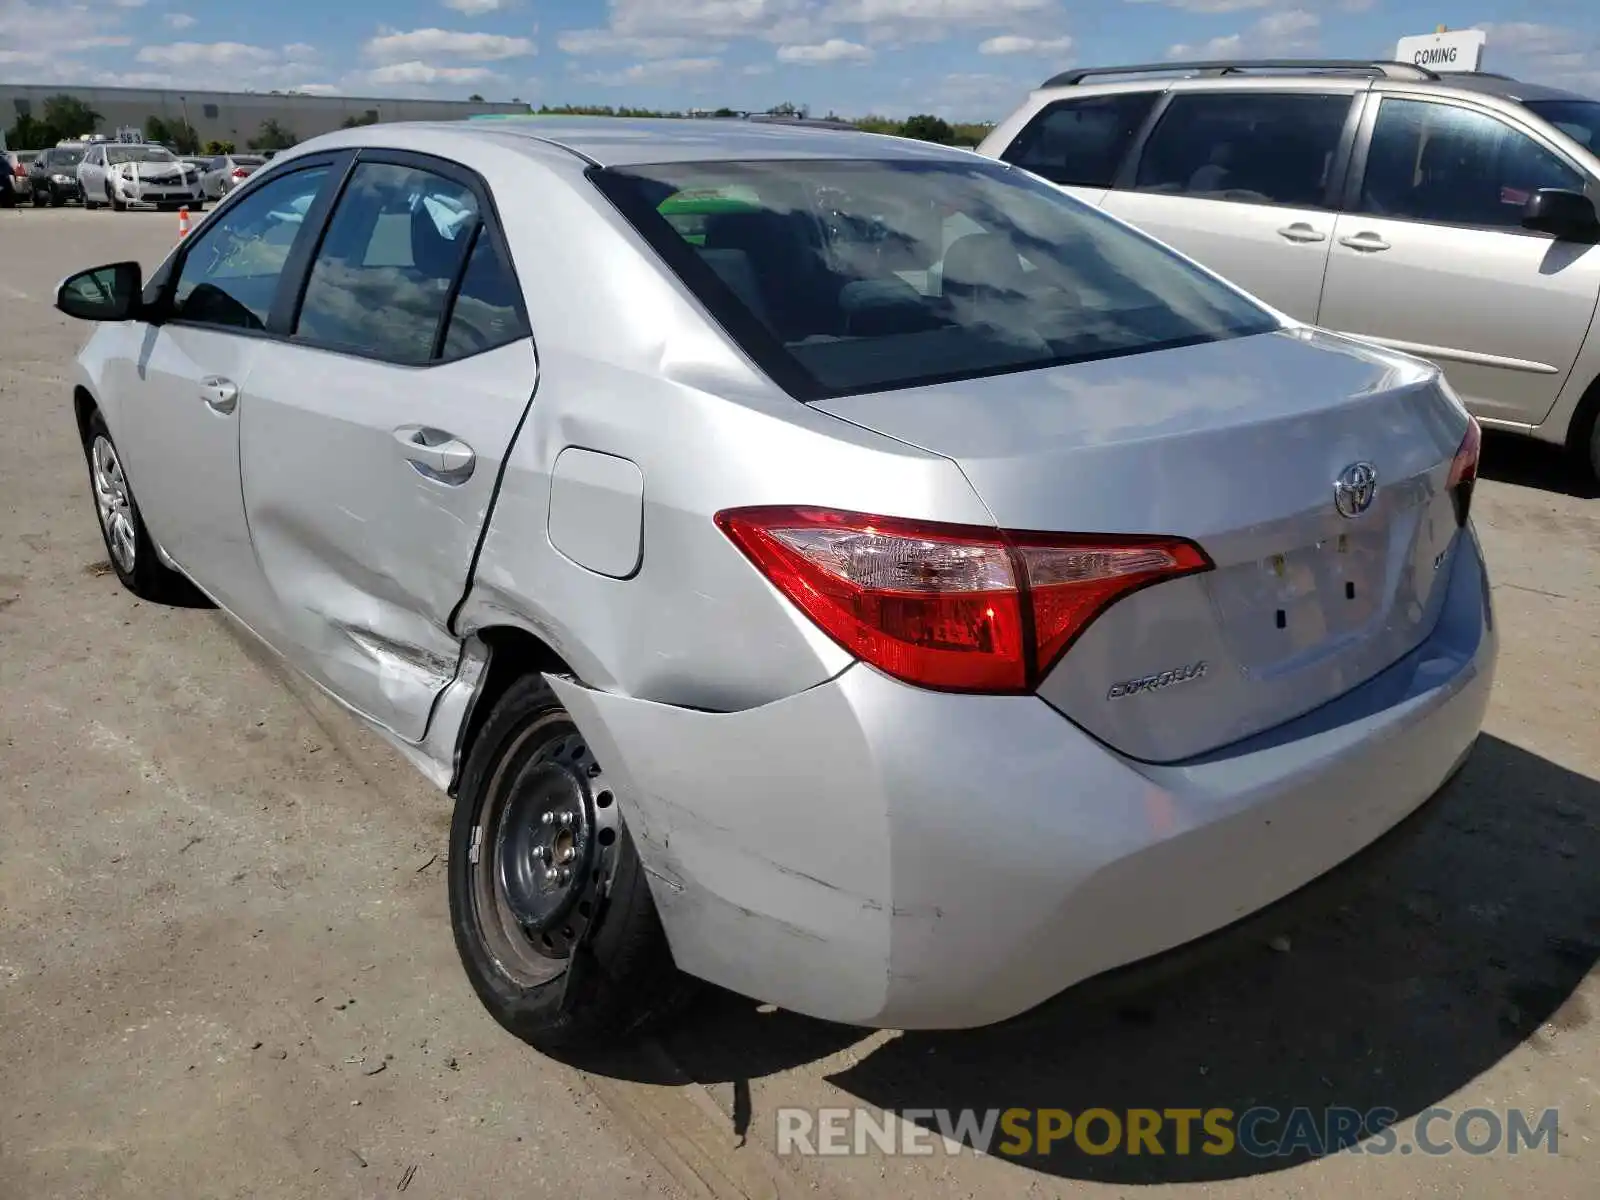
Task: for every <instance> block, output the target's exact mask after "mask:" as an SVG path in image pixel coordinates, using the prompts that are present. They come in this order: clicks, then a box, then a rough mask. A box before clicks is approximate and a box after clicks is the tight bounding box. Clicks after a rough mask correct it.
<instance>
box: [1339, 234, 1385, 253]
mask: <svg viewBox="0 0 1600 1200" xmlns="http://www.w3.org/2000/svg"><path fill="white" fill-rule="evenodd" d="M1339 245H1341V246H1349V247H1350V249H1352V250H1365V251H1366V252H1367V253H1369V254H1371V253H1374V252H1376V251H1379V250H1387V249H1388V248H1389V243H1388V242H1386V241H1384V240H1383V239H1382V238H1381V237H1379V236H1378V235H1377V234H1375V233H1358V234H1355V235H1353V236H1352V237H1342V238H1340V239H1339Z"/></svg>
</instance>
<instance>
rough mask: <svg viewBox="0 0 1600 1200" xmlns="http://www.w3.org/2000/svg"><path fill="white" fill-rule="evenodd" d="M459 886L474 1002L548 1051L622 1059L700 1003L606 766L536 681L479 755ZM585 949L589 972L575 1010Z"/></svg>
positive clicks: (479, 744)
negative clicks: (616, 1054) (631, 1044)
mask: <svg viewBox="0 0 1600 1200" xmlns="http://www.w3.org/2000/svg"><path fill="white" fill-rule="evenodd" d="M448 876H449V891H450V923H451V926H452V928H453V930H454V933H455V939H456V949H457V951H458V952H459V954H460V956H461V962H462V965H463V966H464V967H465V969H466V972H467V977H468V979H470V980H471V982H472V986H473V990H475V991H476V992H477V993H478V998H479V1000H481V1001H482V1002H483V1006H484V1007H485V1008H486V1009H488V1010H489V1014H490V1015H491V1016H492V1017H494V1019H495V1020H496V1021H497V1022H499V1023H500V1025H501V1026H503V1027H504V1028H505V1029H507V1030H508V1031H510V1032H511V1033H513V1034H515V1035H516V1036H517V1037H519V1038H521V1039H522V1040H523V1041H525V1042H528V1043H529V1044H530V1045H532V1046H535V1047H537V1048H538V1049H540V1050H544V1051H546V1052H550V1051H558V1050H559V1051H565V1052H568V1053H583V1052H592V1051H595V1050H599V1049H602V1048H605V1047H608V1046H615V1045H617V1044H618V1043H620V1042H622V1041H624V1040H625V1039H627V1038H629V1037H631V1036H633V1035H636V1034H637V1033H639V1032H640V1031H641V1030H643V1029H645V1028H646V1027H648V1026H649V1025H651V1024H654V1023H656V1022H657V1021H659V1020H661V1019H663V1018H665V1017H666V1016H667V1015H669V1014H670V1013H671V1012H673V1011H675V1010H676V1009H677V1008H678V1007H679V1006H680V1005H681V1004H682V1002H683V1001H684V1000H685V999H686V998H687V997H688V996H689V995H690V994H692V990H693V983H692V981H691V980H690V979H689V978H688V977H687V976H685V975H683V974H681V973H680V972H679V971H678V969H677V967H676V966H675V965H674V964H673V961H672V954H671V951H670V950H669V949H668V947H667V939H666V935H665V933H663V931H662V928H661V922H660V919H659V917H658V916H657V915H656V909H655V903H654V901H653V900H652V899H651V897H650V889H649V886H648V884H647V883H646V880H645V873H644V868H643V867H642V865H641V864H640V862H639V856H638V853H637V851H636V850H635V848H634V845H633V840H632V838H631V837H629V835H628V831H627V829H626V828H625V827H624V826H623V825H622V820H621V815H620V813H619V812H618V806H617V805H616V802H615V797H614V795H613V794H612V792H611V791H609V790H608V789H607V788H606V786H605V777H604V774H603V772H602V770H601V768H600V765H599V764H598V763H597V762H595V761H594V758H593V756H592V754H590V752H589V750H588V748H587V747H586V746H585V745H584V742H583V738H582V735H581V734H579V732H578V729H577V726H576V725H575V724H574V723H573V721H572V717H571V716H570V715H569V714H568V713H567V711H566V709H564V708H563V707H562V706H561V702H560V701H559V700H558V699H557V698H556V695H555V693H554V692H553V691H552V690H551V689H550V686H549V684H547V683H546V682H545V681H544V680H543V678H541V677H539V676H536V675H530V676H525V677H523V678H522V679H519V680H518V681H517V682H516V683H514V684H512V685H511V687H510V688H509V689H507V691H506V693H505V694H504V695H503V696H502V697H501V698H500V700H499V701H498V702H497V703H496V704H495V706H494V709H493V710H492V711H491V712H490V714H489V717H488V719H487V720H486V721H485V722H484V726H483V729H482V731H481V732H480V733H479V735H478V737H477V738H476V740H475V742H474V744H473V747H472V751H471V753H470V754H469V756H468V758H467V764H466V768H465V770H464V771H463V772H462V780H461V787H460V790H459V795H458V798H457V801H456V810H455V817H454V819H453V821H452V822H451V827H450V862H449V872H448ZM603 883H604V884H607V885H608V886H609V892H608V893H607V894H606V895H605V896H604V898H603V899H602V898H601V895H600V892H599V889H600V887H601V885H602V884H603ZM591 922H595V924H593V926H592V928H591V927H588V926H589V925H590V923H591ZM575 945H576V946H577V947H579V949H578V953H580V954H581V955H583V962H582V964H581V966H580V969H579V974H578V976H576V977H575V978H573V979H572V980H571V985H572V989H571V990H572V991H573V993H574V994H573V995H571V996H567V995H566V992H567V991H568V982H569V980H568V976H569V973H570V972H571V970H572V962H573V958H572V954H573V947H574V946H575Z"/></svg>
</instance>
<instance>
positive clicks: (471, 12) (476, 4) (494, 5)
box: [444, 0, 507, 17]
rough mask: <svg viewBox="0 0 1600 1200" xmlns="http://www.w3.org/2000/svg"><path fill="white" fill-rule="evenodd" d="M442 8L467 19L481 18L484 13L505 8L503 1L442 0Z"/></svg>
mask: <svg viewBox="0 0 1600 1200" xmlns="http://www.w3.org/2000/svg"><path fill="white" fill-rule="evenodd" d="M444 6H445V7H446V8H453V9H455V10H456V11H457V12H458V13H465V14H466V15H467V16H469V17H481V16H483V14H484V13H492V12H499V11H500V10H501V9H503V8H505V7H507V6H506V2H505V0H444Z"/></svg>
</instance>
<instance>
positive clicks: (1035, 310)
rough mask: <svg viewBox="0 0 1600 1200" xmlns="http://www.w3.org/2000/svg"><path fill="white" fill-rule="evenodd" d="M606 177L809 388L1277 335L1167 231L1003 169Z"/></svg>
mask: <svg viewBox="0 0 1600 1200" xmlns="http://www.w3.org/2000/svg"><path fill="white" fill-rule="evenodd" d="M591 177H592V178H593V179H594V180H595V182H596V183H597V184H598V186H599V187H600V188H601V190H602V191H603V192H604V193H605V194H606V195H607V196H609V197H610V198H611V200H612V202H613V203H614V204H616V205H617V207H618V208H619V209H620V210H621V211H622V212H623V214H624V215H625V216H626V217H627V218H628V219H629V220H630V221H631V222H632V223H633V224H634V226H635V227H636V228H638V229H639V231H640V232H641V234H643V236H644V237H645V238H646V239H648V240H649V241H650V242H651V243H652V244H653V245H654V246H655V247H656V249H657V250H658V251H659V252H660V253H661V255H662V257H663V258H664V259H665V261H666V262H667V263H668V264H669V265H670V266H671V267H672V268H673V269H674V270H675V271H676V272H677V273H678V275H679V276H680V277H681V278H682V279H683V280H684V282H685V284H686V285H687V286H688V287H689V288H690V289H691V290H693V291H694V292H695V293H696V294H697V295H698V296H699V298H700V300H701V301H702V303H704V304H705V306H706V308H707V309H708V310H709V311H710V313H711V315H712V316H713V317H715V318H716V319H717V320H718V321H719V322H720V323H721V324H722V326H723V327H724V328H725V329H726V330H728V332H729V333H730V335H731V336H732V337H734V339H735V340H736V341H738V342H739V343H740V344H741V346H743V348H744V349H745V351H746V352H747V353H749V354H750V355H751V357H752V358H754V359H755V360H756V361H757V362H758V363H759V364H760V365H761V366H762V367H763V369H764V370H766V371H767V373H768V374H769V375H771V376H772V377H773V378H774V380H776V381H777V382H779V383H780V384H781V385H782V386H784V387H785V388H787V389H788V390H789V391H790V392H791V394H794V395H796V396H799V397H800V398H801V399H820V398H822V397H824V396H829V395H842V394H848V393H851V392H863V391H874V390H881V389H886V388H899V387H911V386H915V385H918V384H924V383H935V382H940V381H943V380H949V379H958V378H972V377H976V376H981V375H990V374H997V373H1000V372H1005V371H1018V370H1026V369H1032V368H1038V367H1047V366H1054V365H1058V364H1061V363H1068V362H1079V361H1084V360H1088V359H1094V358H1105V357H1110V356H1114V355H1120V354H1130V353H1137V352H1140V351H1146V350H1156V349H1163V348H1168V347H1173V346H1178V345H1188V344H1193V343H1198V342H1206V341H1215V340H1218V339H1221V338H1227V337H1237V336H1242V335H1245V334H1251V333H1259V332H1264V331H1266V330H1269V329H1273V328H1276V327H1277V322H1276V320H1275V319H1274V318H1273V317H1271V316H1270V315H1269V314H1268V313H1266V312H1264V311H1263V310H1262V309H1261V308H1259V307H1258V306H1256V305H1255V304H1253V303H1251V302H1250V301H1248V300H1246V299H1245V298H1244V297H1242V296H1241V295H1239V294H1238V293H1236V292H1234V291H1232V290H1231V289H1229V288H1226V287H1224V286H1223V285H1222V284H1220V283H1218V282H1216V281H1215V280H1214V279H1212V278H1210V277H1209V276H1207V275H1204V274H1202V273H1201V272H1199V271H1197V270H1195V269H1194V268H1193V267H1191V266H1189V265H1188V264H1186V263H1185V262H1183V261H1182V260H1181V259H1179V258H1178V257H1176V256H1175V255H1173V254H1172V253H1171V252H1169V251H1167V250H1165V249H1163V248H1162V247H1160V246H1159V245H1157V244H1156V243H1154V242H1153V241H1151V240H1149V239H1147V238H1145V237H1143V236H1141V235H1139V234H1137V233H1134V232H1132V231H1130V230H1128V229H1126V228H1125V227H1124V226H1122V225H1121V224H1119V223H1117V222H1115V221H1112V220H1110V219H1109V218H1107V217H1104V216H1102V215H1101V214H1099V213H1098V212H1096V211H1095V210H1094V209H1092V208H1090V207H1088V206H1086V205H1083V204H1080V203H1079V202H1077V201H1075V200H1073V199H1071V198H1070V197H1068V196H1066V195H1064V194H1063V193H1062V192H1060V191H1058V190H1057V189H1056V188H1054V187H1051V186H1050V185H1049V184H1047V183H1045V182H1043V181H1042V180H1040V179H1037V178H1035V177H1034V176H1032V175H1030V174H1028V173H1026V172H1024V171H1020V170H1015V169H1012V168H1008V167H1005V166H1002V165H1001V164H998V163H993V162H950V163H942V162H941V163H926V162H914V161H907V160H890V161H881V162H870V161H807V160H785V161H772V162H753V163H717V162H711V163H702V162H696V163H675V164H665V165H661V166H642V167H631V168H627V169H623V168H612V169H608V170H595V171H594V172H592V175H591Z"/></svg>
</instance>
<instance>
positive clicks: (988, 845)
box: [551, 537, 1495, 1028]
mask: <svg viewBox="0 0 1600 1200" xmlns="http://www.w3.org/2000/svg"><path fill="white" fill-rule="evenodd" d="M1494 659H1495V635H1494V632H1493V627H1492V619H1491V616H1490V612H1489V597H1488V587H1487V582H1486V579H1485V576H1484V573H1483V566H1482V561H1481V558H1480V556H1479V553H1478V548H1477V545H1476V540H1475V539H1474V538H1472V537H1468V538H1466V539H1464V540H1463V553H1461V554H1459V555H1457V556H1456V562H1455V565H1454V569H1453V575H1452V579H1451V583H1450V592H1449V595H1448V598H1447V600H1446V603H1445V606H1444V611H1443V613H1442V615H1441V618H1440V621H1439V624H1438V626H1437V627H1436V629H1435V631H1434V633H1433V635H1432V636H1431V637H1430V638H1429V639H1428V640H1427V641H1426V642H1425V643H1424V644H1423V645H1422V646H1420V647H1418V648H1417V650H1415V651H1413V652H1412V653H1411V654H1410V655H1408V656H1407V657H1406V658H1405V659H1402V660H1401V661H1400V662H1398V663H1396V664H1395V665H1394V666H1393V667H1391V668H1390V669H1389V670H1388V671H1385V672H1384V673H1382V674H1381V675H1379V676H1378V677H1376V678H1375V679H1373V680H1370V681H1369V682H1368V683H1366V684H1363V685H1362V686H1361V687H1359V688H1357V689H1355V690H1354V691H1352V692H1350V693H1347V695H1346V696H1344V697H1341V698H1340V700H1339V701H1337V702H1335V704H1333V705H1330V706H1327V707H1326V708H1325V709H1320V710H1317V711H1315V712H1313V713H1310V714H1307V715H1306V716H1305V717H1302V718H1299V719H1297V720H1296V721H1294V722H1290V723H1289V724H1287V725H1285V726H1283V727H1281V728H1279V729H1278V730H1274V731H1270V732H1269V733H1268V734H1265V735H1258V737H1256V738H1254V739H1252V740H1251V741H1250V742H1248V743H1245V744H1243V745H1241V746H1238V747H1234V748H1233V749H1231V750H1230V751H1226V752H1219V753H1214V754H1211V755H1208V756H1206V757H1204V758H1200V759H1195V760H1191V761H1190V762H1187V763H1180V764H1173V765H1165V766H1151V765H1148V764H1142V763H1137V762H1134V761H1132V760H1129V759H1126V758H1123V757H1122V756H1120V755H1118V754H1116V753H1114V752H1113V751H1110V750H1108V749H1106V748H1105V747H1104V746H1102V745H1101V744H1099V743H1098V742H1095V741H1094V740H1093V739H1091V738H1090V737H1089V736H1088V735H1086V734H1085V733H1083V732H1082V731H1081V730H1079V729H1078V728H1077V727H1076V726H1075V725H1073V724H1071V723H1070V722H1068V721H1067V720H1065V719H1064V718H1063V717H1061V716H1060V714H1058V713H1057V712H1056V711H1055V710H1054V709H1052V708H1050V707H1049V706H1048V705H1046V704H1045V703H1044V702H1043V701H1041V700H1039V699H1038V698H1036V697H1032V696H1003V697H993V696H959V695H948V694H940V693H934V692H928V691H922V690H919V689H916V688H912V687H907V686H905V685H903V684H900V683H898V682H896V681H894V680H891V679H889V678H887V677H886V676H884V675H881V674H879V673H878V672H876V671H873V670H871V669H870V668H867V667H863V666H855V667H851V668H850V669H848V670H846V671H845V672H843V673H842V674H841V675H839V676H837V677H836V678H834V679H833V680H831V681H829V682H828V683H825V684H822V685H820V686H818V687H815V688H812V689H810V690H808V691H805V692H802V693H800V694H799V695H796V696H791V697H788V698H786V699H784V700H780V701H777V702H775V703H772V704H767V705H763V706H761V707H759V708H755V709H751V710H748V711H744V712H737V713H706V712H698V711H691V710H686V709H679V708H672V707H669V706H665V705H657V704H651V703H647V702H645V701H640V700H634V699H629V698H625V697H620V696H615V695H611V694H608V693H602V692H596V691H593V690H591V689H587V688H584V687H582V686H581V685H578V684H576V683H573V682H571V681H569V680H562V679H554V678H553V679H552V680H551V682H552V685H553V686H554V687H555V688H556V690H557V691H558V693H559V694H560V695H561V697H562V699H563V701H564V702H565V703H566V704H567V706H568V708H569V709H570V710H571V712H572V713H573V716H574V718H575V719H576V721H577V722H578V725H579V726H580V728H581V729H582V730H583V731H584V734H585V736H586V737H587V738H588V739H589V740H590V744H591V745H592V746H593V748H594V749H595V752H596V754H597V756H598V757H600V759H601V761H603V762H604V763H605V764H606V767H607V771H608V774H610V775H611V776H612V778H614V779H616V780H617V784H618V786H617V793H618V796H619V800H620V802H621V803H622V805H623V811H624V814H625V816H626V818H627V821H628V824H629V828H630V830H631V831H632V832H633V835H634V838H635V841H636V842H637V844H638V847H639V852H640V855H641V858H642V860H643V862H644V863H645V865H646V868H647V870H648V871H649V873H650V880H651V887H652V892H653V895H654V896H655V899H656V902H657V905H658V907H659V908H660V910H661V916H662V921H663V924H664V926H665V928H666V931H667V936H668V939H669V941H670V942H671V944H672V949H673V953H674V955H675V957H676V959H677V961H678V964H679V966H680V967H682V968H683V969H684V970H686V971H688V972H689V973H691V974H694V975H698V976H701V977H703V978H706V979H709V980H712V981H713V982H716V983H719V984H722V985H723V986H725V987H728V988H731V989H733V990H735V991H738V992H742V993H744V994H746V995H749V996H753V997H757V998H759V999H763V1000H768V1001H771V1002H773V1003H775V1004H778V1005H781V1006H782V1007H784V1008H788V1009H791V1010H793V1011H797V1012H802V1013H807V1014H810V1015H813V1016H818V1017H824V1018H828V1019H832V1020H838V1021H844V1022H848V1023H852V1024H861V1025H880V1026H890V1027H897V1028H954V1027H961V1026H974V1025H983V1024H988V1023H991V1022H994V1021H998V1020H1003V1019H1005V1018H1007V1017H1010V1016H1013V1015H1015V1014H1017V1013H1019V1012H1022V1011H1024V1010H1026V1009H1028V1008H1031V1007H1033V1006H1034V1005H1036V1004H1038V1003H1040V1002H1041V1001H1043V1000H1045V999H1047V998H1049V997H1050V996H1051V995H1053V994H1055V993H1056V992H1058V991H1060V990H1062V989H1063V988H1065V987H1068V986H1070V985H1071V984H1074V983H1076V982H1079V981H1080V980H1084V979H1087V978H1090V977H1092V976H1095V975H1099V974H1100V973H1102V972H1105V971H1108V970H1110V969H1113V968H1116V967H1120V966H1123V965H1126V964H1128V963H1132V962H1136V961H1139V960H1142V959H1146V958H1148V957H1149V956H1151V955H1154V954H1157V953H1160V952H1163V951H1166V950H1169V949H1171V948H1173V947H1176V946H1179V945H1183V944H1185V943H1188V942H1191V941H1192V940H1194V939H1196V938H1199V937H1201V936H1203V935H1205V934H1208V933H1211V932H1213V931H1215V930H1218V929H1221V928H1223V927H1224V926H1227V925H1230V924H1232V923H1233V922H1235V921H1236V920H1238V919H1239V918H1241V917H1244V916H1246V915H1247V914H1249V913H1252V912H1254V911H1257V910H1259V909H1261V908H1263V907H1265V906H1267V905H1268V904H1271V903H1273V902H1274V901H1277V900H1279V899H1281V898H1282V897H1284V896H1287V895H1289V894H1290V893H1292V892H1294V891H1296V890H1297V889H1299V888H1300V887H1302V886H1303V885H1304V884H1306V883H1308V882H1310V881H1311V880H1312V879H1315V878H1316V877H1318V876H1320V875H1322V874H1323V873H1325V872H1327V871H1328V870H1330V869H1331V868H1333V867H1335V866H1337V865H1338V864H1340V863H1341V862H1343V861H1344V860H1346V859H1348V858H1350V857H1352V856H1353V855H1355V854H1356V853H1357V852H1359V851H1360V850H1362V849H1363V848H1364V847H1366V846H1368V845H1370V844H1371V843H1373V842H1374V841H1376V840H1377V839H1379V838H1380V837H1382V836H1383V835H1384V834H1385V833H1386V832H1387V831H1389V830H1390V829H1391V828H1393V827H1395V826H1396V825H1398V824H1400V823H1401V822H1402V821H1403V820H1404V819H1405V817H1407V816H1408V815H1409V814H1410V813H1412V812H1413V811H1415V810H1416V809H1418V808H1419V807H1420V806H1421V805H1422V804H1423V803H1424V801H1426V800H1427V799H1428V798H1429V797H1430V796H1432V795H1433V794H1434V793H1435V792H1436V791H1437V790H1438V789H1439V788H1440V786H1441V784H1442V783H1443V782H1444V781H1445V780H1446V779H1447V778H1448V777H1449V776H1450V774H1451V773H1452V772H1453V771H1454V770H1455V769H1456V768H1457V767H1458V766H1459V765H1460V763H1461V761H1462V758H1463V756H1464V755H1465V754H1466V753H1467V752H1468V750H1469V749H1470V748H1471V746H1472V744H1473V742H1474V740H1475V738H1476V737H1477V734H1478V730H1479V727H1480V725H1481V723H1482V719H1483V713H1484V709H1485V707H1486V705H1487V701H1488V693H1489V687H1490V684H1491V681H1492V676H1493V667H1494Z"/></svg>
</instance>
